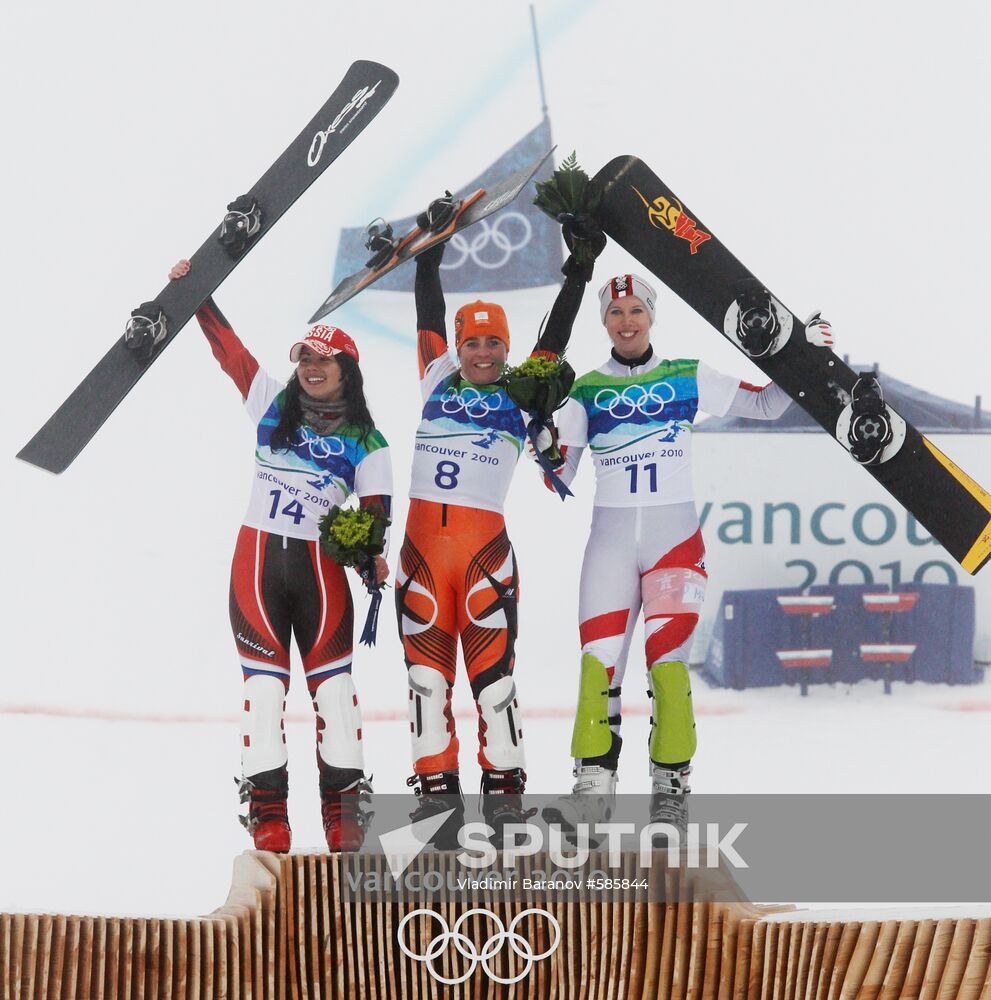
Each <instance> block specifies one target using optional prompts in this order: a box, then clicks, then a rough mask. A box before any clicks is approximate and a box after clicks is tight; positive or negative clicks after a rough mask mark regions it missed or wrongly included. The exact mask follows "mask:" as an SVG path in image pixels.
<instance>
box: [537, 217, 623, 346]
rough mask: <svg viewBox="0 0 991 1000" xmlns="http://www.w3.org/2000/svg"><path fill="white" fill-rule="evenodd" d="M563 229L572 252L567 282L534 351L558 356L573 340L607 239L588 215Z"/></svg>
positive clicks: (565, 271) (564, 270)
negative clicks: (575, 328)
mask: <svg viewBox="0 0 991 1000" xmlns="http://www.w3.org/2000/svg"><path fill="white" fill-rule="evenodd" d="M561 229H562V234H563V236H564V242H565V243H566V244H567V246H568V249H569V250H571V254H570V255H569V257H568V259H567V260H566V261H565V262H564V267H562V268H561V273H562V274H563V275H564V284H563V285H562V286H561V290H560V291H559V292H558V293H557V298H556V299H555V300H554V305H553V306H552V307H551V314H550V317H549V318H548V320H547V324H546V325H545V326H544V329H543V331H542V332H541V334H540V336H539V338H538V339H537V344H536V346H535V347H534V349H533V353H534V354H544V355H553V356H555V357H557V356H559V355H561V354H563V353H564V351H565V348H566V347H567V346H568V341H569V340H570V339H571V329H572V327H573V326H574V324H575V318H576V317H577V316H578V309H579V307H580V306H581V304H582V296H584V294H585V286H586V285H587V284H588V283H589V282H590V281H591V280H592V268H593V266H594V264H595V259H596V258H597V257H598V256H599V254H600V253H602V251H603V249H604V248H605V245H606V238H605V236H604V235H603V233H602V230H600V229H598V228H597V227H596V226H595V225H594V223H592V222H591V220H589V219H587V218H584V217H582V218H581V219H579V220H574V219H569V220H568V221H566V222H565V223H564V224H563V225H562V227H561ZM578 256H581V258H582V260H583V261H584V263H579V262H578V259H577V257H578Z"/></svg>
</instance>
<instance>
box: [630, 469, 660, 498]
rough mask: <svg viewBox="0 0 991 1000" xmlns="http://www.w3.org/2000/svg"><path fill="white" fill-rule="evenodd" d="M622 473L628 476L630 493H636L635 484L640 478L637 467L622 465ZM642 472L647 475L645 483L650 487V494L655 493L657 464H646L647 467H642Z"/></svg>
mask: <svg viewBox="0 0 991 1000" xmlns="http://www.w3.org/2000/svg"><path fill="white" fill-rule="evenodd" d="M623 471H624V472H628V473H629V474H630V492H631V493H636V492H637V483H638V480H639V478H640V467H639V466H638V465H624V466H623ZM643 471H644V472H646V473H647V482H648V485H649V487H650V490H649V491H650V492H651V493H656V492H657V463H656V462H648V463H647V465H645V466H644V467H643Z"/></svg>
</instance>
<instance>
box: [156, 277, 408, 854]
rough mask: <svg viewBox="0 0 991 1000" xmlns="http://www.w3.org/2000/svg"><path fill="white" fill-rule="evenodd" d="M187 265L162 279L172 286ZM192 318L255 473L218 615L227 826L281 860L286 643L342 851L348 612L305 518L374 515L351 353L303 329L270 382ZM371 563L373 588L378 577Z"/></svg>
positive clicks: (354, 839) (381, 478)
mask: <svg viewBox="0 0 991 1000" xmlns="http://www.w3.org/2000/svg"><path fill="white" fill-rule="evenodd" d="M188 272H189V262H188V261H185V260H183V261H180V262H179V263H178V264H176V265H175V267H173V268H172V271H171V272H170V273H169V277H170V278H172V279H173V280H180V279H181V278H182V277H183V276H184V275H186V274H187V273H188ZM196 318H197V320H198V321H199V324H200V326H201V327H202V328H203V332H204V333H205V334H206V338H207V340H208V341H209V343H210V347H211V349H212V350H213V354H214V357H216V359H217V360H218V361H219V362H220V366H221V368H223V370H224V371H225V372H226V373H227V374H228V375H229V376H230V377H231V379H232V380H233V381H234V384H235V385H236V386H237V388H238V390H239V391H240V393H241V398H242V399H243V401H244V405H245V409H246V410H247V413H248V416H249V418H250V419H251V420H252V422H253V423H254V424H256V425H257V438H256V442H257V443H256V447H255V473H254V479H253V486H252V491H251V499H250V501H249V503H248V511H247V514H246V515H245V518H244V523H243V525H242V527H241V531H240V533H239V535H238V539H237V545H236V548H235V551H234V561H233V566H232V568H231V589H230V617H231V628H232V629H233V632H234V641H235V644H236V646H237V651H238V656H239V658H240V661H241V670H242V674H243V677H244V709H243V712H242V715H241V744H242V747H241V762H242V769H243V775H244V777H243V778H242V779H241V781H240V782H239V789H240V792H241V801H242V802H247V803H248V815H247V817H241V821H242V823H244V825H245V827H246V828H247V830H248V832H249V833H250V834H251V835H252V837H253V839H254V844H255V847H256V848H258V849H259V850H266V851H280V852H282V851H288V850H289V847H290V841H291V831H290V828H289V820H288V815H287V811H286V800H287V796H288V792H289V776H288V766H287V765H288V755H287V751H286V741H285V734H284V723H283V713H284V711H285V695H286V692H287V691H288V689H289V641H290V636H291V635H292V634H295V636H296V645H297V646H298V648H299V652H300V655H301V657H302V660H303V669H304V671H305V674H306V684H307V688H308V690H309V693H310V696H311V698H312V699H313V707H314V709H315V711H316V723H317V762H318V765H319V770H320V799H321V805H322V815H323V825H324V831H325V833H326V836H327V845H328V847H330V849H331V850H353V849H356V848H357V847H359V846H360V845H361V842H362V839H363V836H364V826H365V813H364V811H363V810H362V809H361V807H360V803H361V796H362V793H363V792H367V791H369V790H370V788H369V785H368V781H367V779H366V778H365V773H364V760H363V754H362V745H361V713H360V710H359V708H358V696H357V693H356V691H355V687H354V683H353V681H352V680H351V654H352V644H353V636H352V625H353V617H354V615H353V606H352V602H351V592H350V590H349V588H348V583H347V580H346V578H345V576H344V570H343V569H342V568H341V567H340V566H339V565H338V564H337V563H336V562H334V561H333V560H331V559H329V558H327V556H326V555H324V554H323V553H322V552H321V550H320V543H319V534H320V531H319V520H320V518H321V516H322V515H323V514H325V513H326V512H327V511H329V510H330V509H331V508H332V507H333V506H335V505H340V504H343V503H344V501H345V499H346V498H347V497H348V496H350V495H351V494H352V493H355V494H356V495H357V496H358V498H359V502H360V503H361V505H362V506H370V505H378V506H380V507H381V508H382V509H383V510H384V511H385V513H386V514H388V512H389V508H390V505H391V499H392V470H391V466H390V462H389V449H388V446H387V445H386V442H385V439H384V438H383V437H382V435H381V434H380V433H379V432H378V431H377V430H376V429H375V424H374V421H373V420H372V416H371V414H370V413H369V411H368V406H367V404H366V402H365V396H364V390H363V381H362V377H361V370H360V368H359V367H358V348H357V347H356V346H355V343H354V341H353V340H352V339H351V338H350V337H349V336H348V335H347V334H346V333H345V332H344V331H343V330H340V329H337V328H336V327H331V326H323V325H320V326H313V327H311V328H310V329H309V330H308V331H307V333H306V334H305V336H304V337H303V339H302V340H299V341H297V342H296V343H295V344H293V345H292V348H291V349H290V352H289V359H290V361H292V362H293V363H294V364H295V365H296V371H295V372H293V374H292V376H291V377H290V379H289V381H288V383H284V382H281V381H279V380H278V379H275V378H272V377H271V376H270V375H268V374H267V373H266V372H265V371H263V370H262V369H261V368H260V367H259V365H258V362H257V361H256V360H255V359H254V357H252V355H251V354H250V353H249V351H248V350H247V349H246V348H245V346H244V345H243V344H242V343H241V341H240V340H239V339H238V338H237V336H236V335H235V334H234V331H233V330H232V329H231V327H230V325H229V324H228V322H227V320H226V319H225V318H224V316H223V314H222V313H221V312H220V310H219V309H218V308H217V306H216V303H215V302H214V301H213V299H212V298H210V299H207V301H206V302H205V303H204V304H203V305H202V306H201V307H200V309H199V311H198V312H197V313H196ZM388 572H389V570H388V567H387V565H386V562H385V559H384V558H383V557H382V556H379V557H378V558H377V559H376V563H375V573H376V581H375V582H378V583H381V582H383V581H384V580H385V578H386V577H387V576H388Z"/></svg>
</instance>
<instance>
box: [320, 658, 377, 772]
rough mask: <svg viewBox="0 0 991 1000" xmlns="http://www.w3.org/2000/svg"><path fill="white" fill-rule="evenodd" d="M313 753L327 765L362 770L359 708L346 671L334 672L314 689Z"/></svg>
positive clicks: (363, 759) (363, 760)
mask: <svg viewBox="0 0 991 1000" xmlns="http://www.w3.org/2000/svg"><path fill="white" fill-rule="evenodd" d="M313 704H314V705H315V706H316V711H317V752H318V753H319V754H320V759H321V760H322V761H323V762H324V763H325V764H329V765H330V766H331V767H352V768H357V769H358V770H359V771H364V769H365V758H364V753H363V752H362V746H361V709H360V708H359V707H358V692H357V691H356V690H355V687H354V681H353V680H351V675H350V674H345V673H342V674H334V676H333V677H328V678H327V679H326V680H325V681H323V683H321V684H320V686H319V687H318V688H317V690H316V694H315V695H314V696H313Z"/></svg>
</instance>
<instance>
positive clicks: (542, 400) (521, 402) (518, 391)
mask: <svg viewBox="0 0 991 1000" xmlns="http://www.w3.org/2000/svg"><path fill="white" fill-rule="evenodd" d="M574 381H575V370H574V369H573V368H572V367H571V365H569V364H568V362H567V361H565V360H564V355H563V354H562V355H561V356H560V357H554V356H553V355H548V354H543V353H541V354H531V355H530V357H528V358H527V359H526V361H524V362H523V363H522V364H519V365H513V366H510V365H506V367H504V368H503V370H502V375H501V376H500V378H499V383H500V384H501V385H502V386H503V387H504V388H505V390H506V395H507V396H509V398H510V399H511V400H512V401H513V402H514V403H515V404H516V405H517V406H518V407H519V408H520V409H521V410H526V412H527V413H528V414H529V415H530V416H531V417H534V418H536V419H537V420H538V421H539V422H540V423H545V422H546V421H547V420H549V419H550V417H551V414H553V413H554V411H555V410H557V409H560V408H561V407H562V406H563V405H564V402H565V400H566V399H567V398H568V393H569V392H571V386H572V385H573V384H574Z"/></svg>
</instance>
